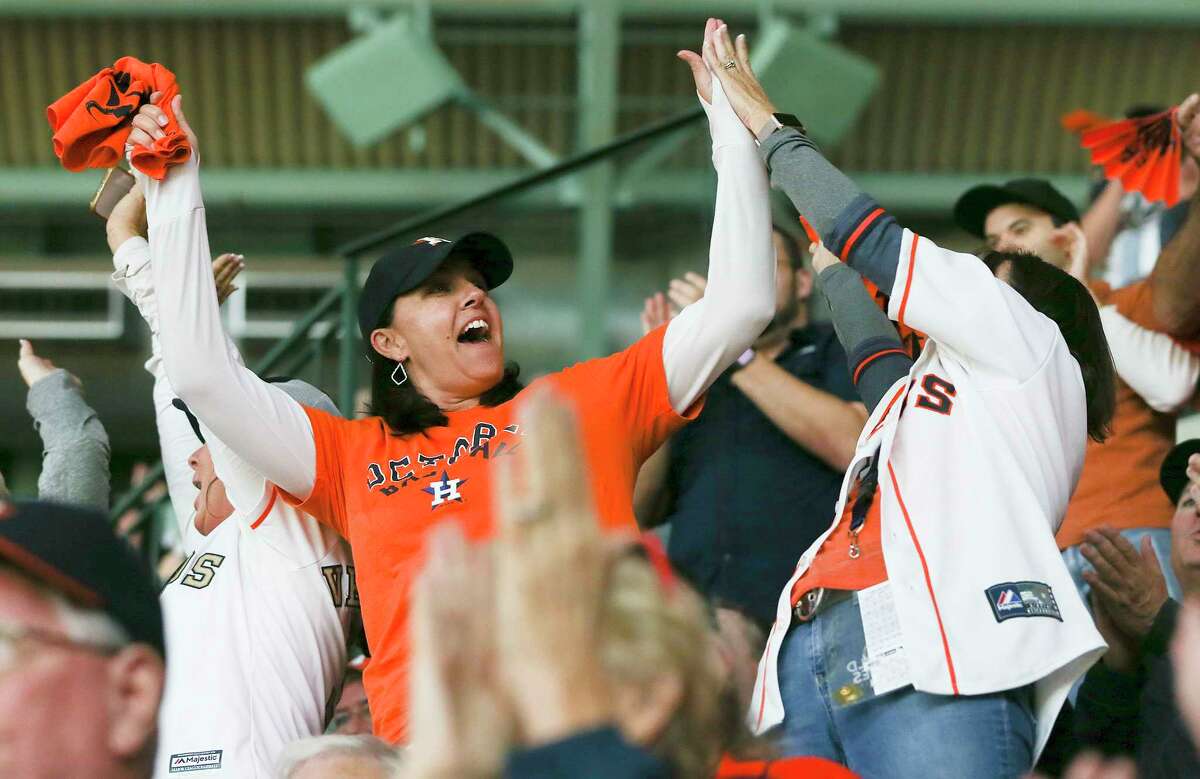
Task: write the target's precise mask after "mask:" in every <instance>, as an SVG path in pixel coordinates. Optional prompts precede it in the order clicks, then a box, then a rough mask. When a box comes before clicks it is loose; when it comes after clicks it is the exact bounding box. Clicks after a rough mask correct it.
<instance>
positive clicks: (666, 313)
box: [642, 271, 708, 333]
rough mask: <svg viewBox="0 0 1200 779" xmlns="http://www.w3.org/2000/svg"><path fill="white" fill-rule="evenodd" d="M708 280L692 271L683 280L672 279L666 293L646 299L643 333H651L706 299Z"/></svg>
mask: <svg viewBox="0 0 1200 779" xmlns="http://www.w3.org/2000/svg"><path fill="white" fill-rule="evenodd" d="M707 288H708V279H706V278H704V277H703V276H701V275H700V274H699V273H692V272H691V271H689V272H687V273H685V274H683V276H682V277H681V278H678V279H671V283H670V284H668V285H667V291H666V293H665V294H664V293H662V292H658V293H655V294H654V295H651V296H650V297H648V298H646V302H645V304H644V305H643V306H642V332H643V333H649V332H650V331H651V330H653V329H654V328H656V327H659V326H660V325H664V324H666V323H667V322H669V321H671V320H672V319H674V318H675V317H676V316H678V315H679V312H680V311H682V310H683V309H685V308H687V307H688V306H690V305H691V304H693V303H695V302H696V301H697V300H699V299H700V298H702V297H704V290H705V289H707Z"/></svg>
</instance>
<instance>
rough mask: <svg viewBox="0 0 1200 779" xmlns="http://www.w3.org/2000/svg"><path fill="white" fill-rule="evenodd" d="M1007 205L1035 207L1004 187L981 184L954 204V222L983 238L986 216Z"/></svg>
mask: <svg viewBox="0 0 1200 779" xmlns="http://www.w3.org/2000/svg"><path fill="white" fill-rule="evenodd" d="M1009 203H1022V204H1024V205H1032V206H1037V204H1036V203H1032V202H1030V201H1029V200H1028V199H1026V198H1023V197H1021V196H1020V195H1018V194H1017V193H1015V192H1012V191H1010V190H1007V189H1005V188H1004V187H1000V186H996V185H995V184H981V185H980V186H978V187H972V188H971V189H968V190H967V191H966V192H964V193H963V195H962V197H960V198H959V199H958V202H957V203H955V204H954V222H955V224H957V225H958V226H959V227H961V228H962V229H963V230H966V231H967V232H968V233H970V234H971V235H973V236H975V237H976V238H983V237H984V229H983V228H984V224H985V223H986V222H987V215H988V214H990V213H991V212H992V211H993V210H994V209H996V208H998V207H999V206H1003V205H1007V204H1009ZM1039 207H1040V206H1039Z"/></svg>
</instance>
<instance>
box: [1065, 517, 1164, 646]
mask: <svg viewBox="0 0 1200 779" xmlns="http://www.w3.org/2000/svg"><path fill="white" fill-rule="evenodd" d="M1081 551H1082V552H1083V556H1084V557H1086V558H1087V560H1088V562H1090V563H1091V564H1092V566H1093V567H1094V569H1095V570H1091V571H1084V572H1083V578H1084V580H1085V581H1086V582H1087V583H1088V584H1089V585H1091V588H1092V592H1094V593H1095V595H1096V598H1097V599H1098V600H1099V602H1100V603H1101V605H1102V606H1103V608H1104V611H1105V612H1107V614H1108V615H1109V616H1110V617H1111V618H1112V621H1113V623H1114V624H1115V625H1116V627H1117V628H1118V629H1119V630H1121V631H1122V632H1123V633H1125V634H1126V635H1128V636H1129V637H1130V638H1132V639H1134V640H1135V641H1137V642H1138V643H1140V642H1141V639H1142V638H1144V637H1145V636H1146V634H1147V633H1149V632H1150V627H1151V626H1152V625H1153V624H1154V619H1155V618H1156V617H1157V616H1158V612H1159V609H1161V608H1162V606H1163V604H1164V603H1165V602H1166V600H1167V582H1166V579H1165V578H1164V577H1163V573H1162V569H1161V568H1160V567H1159V563H1158V557H1157V556H1156V555H1155V554H1154V547H1153V546H1152V545H1151V543H1150V538H1149V536H1146V537H1144V538H1143V539H1142V548H1141V550H1138V549H1135V548H1134V547H1133V544H1131V543H1129V541H1127V540H1125V537H1124V536H1122V535H1121V534H1120V533H1118V532H1117V531H1116V530H1113V529H1112V528H1110V527H1101V528H1097V529H1096V530H1090V531H1088V533H1087V535H1086V536H1085V537H1084V542H1083V545H1082V547H1081Z"/></svg>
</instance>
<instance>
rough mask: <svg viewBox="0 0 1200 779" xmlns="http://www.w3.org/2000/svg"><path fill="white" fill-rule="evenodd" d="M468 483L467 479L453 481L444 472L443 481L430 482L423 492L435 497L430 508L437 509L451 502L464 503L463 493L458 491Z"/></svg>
mask: <svg viewBox="0 0 1200 779" xmlns="http://www.w3.org/2000/svg"><path fill="white" fill-rule="evenodd" d="M466 483H467V480H466V479H451V478H450V477H449V475H448V474H447V473H446V472H445V471H442V480H441V481H435V482H430V484H429V486H428V487H425V488H424V489H422V490H421V491H422V492H428V493H429V494H430V495H432V496H433V501H432V502H431V503H430V504H429V508H431V509H435V508H437V507H438V506H440V505H442V504H443V503H449V502H451V501H454V502H456V503H462V502H463V499H462V493H460V492H459V491H458V488H459V487H461V486H462V485H464V484H466Z"/></svg>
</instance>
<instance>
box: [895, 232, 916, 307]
mask: <svg viewBox="0 0 1200 779" xmlns="http://www.w3.org/2000/svg"><path fill="white" fill-rule="evenodd" d="M919 240H921V236H919V235H917V234H916V233H913V239H912V248H910V249H909V250H908V274H907V276H906V278H905V279H904V294H903V295H901V296H900V313H899V316H897V320H898V321H899V322H900V324H902V325H904V326H905V327H908V325H907V324H905V322H904V310H905V309H906V308H908V293H909V292H910V291H911V290H912V277H913V265H914V264H916V262H917V241H919Z"/></svg>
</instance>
